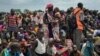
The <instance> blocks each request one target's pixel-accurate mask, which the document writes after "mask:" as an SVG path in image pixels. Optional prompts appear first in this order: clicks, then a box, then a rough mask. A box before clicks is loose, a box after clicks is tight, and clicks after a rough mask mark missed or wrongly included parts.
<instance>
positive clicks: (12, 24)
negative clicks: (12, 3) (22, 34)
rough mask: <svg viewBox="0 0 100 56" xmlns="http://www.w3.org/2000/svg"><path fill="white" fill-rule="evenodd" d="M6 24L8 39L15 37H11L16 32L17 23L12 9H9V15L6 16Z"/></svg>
mask: <svg viewBox="0 0 100 56" xmlns="http://www.w3.org/2000/svg"><path fill="white" fill-rule="evenodd" d="M7 24H8V26H7V27H8V32H9V33H10V38H11V37H15V36H13V34H14V33H15V32H16V30H17V24H18V22H17V18H16V15H15V11H14V9H11V11H10V15H8V18H7Z"/></svg>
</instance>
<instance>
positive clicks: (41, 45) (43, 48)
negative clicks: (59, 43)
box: [35, 39, 46, 54]
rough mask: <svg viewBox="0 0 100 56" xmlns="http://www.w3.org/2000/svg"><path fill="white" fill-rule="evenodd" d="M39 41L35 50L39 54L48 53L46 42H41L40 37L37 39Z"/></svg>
mask: <svg viewBox="0 0 100 56" xmlns="http://www.w3.org/2000/svg"><path fill="white" fill-rule="evenodd" d="M36 40H37V42H38V45H37V47H36V49H35V52H36V53H38V54H44V53H46V44H45V43H41V42H40V40H39V39H36Z"/></svg>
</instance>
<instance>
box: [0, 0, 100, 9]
mask: <svg viewBox="0 0 100 56" xmlns="http://www.w3.org/2000/svg"><path fill="white" fill-rule="evenodd" d="M78 2H82V3H83V4H84V7H86V8H89V9H97V10H100V0H0V11H9V10H10V9H11V8H15V9H22V10H23V9H30V10H38V9H42V10H44V9H45V6H46V4H48V3H52V4H53V5H54V6H55V7H59V8H60V9H63V10H66V9H67V8H69V7H75V6H76V5H77V3H78Z"/></svg>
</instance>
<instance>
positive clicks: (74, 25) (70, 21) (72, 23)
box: [68, 10, 80, 29]
mask: <svg viewBox="0 0 100 56" xmlns="http://www.w3.org/2000/svg"><path fill="white" fill-rule="evenodd" d="M79 11H80V10H79ZM79 11H77V12H76V13H75V14H73V13H72V15H71V16H70V17H69V19H68V24H69V28H70V29H76V28H77V22H76V14H77V13H78V12H79Z"/></svg>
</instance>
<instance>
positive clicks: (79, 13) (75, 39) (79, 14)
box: [73, 3, 84, 50]
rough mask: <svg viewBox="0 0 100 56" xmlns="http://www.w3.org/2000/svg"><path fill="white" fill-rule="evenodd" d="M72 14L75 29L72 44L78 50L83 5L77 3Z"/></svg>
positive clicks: (81, 29) (82, 28) (82, 23)
mask: <svg viewBox="0 0 100 56" xmlns="http://www.w3.org/2000/svg"><path fill="white" fill-rule="evenodd" d="M74 14H75V16H76V24H77V27H76V29H75V31H74V33H73V42H74V44H76V45H77V47H78V49H79V50H80V42H81V38H82V31H83V30H84V22H83V20H84V14H83V4H82V3H78V5H77V7H76V8H75V9H74Z"/></svg>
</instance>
